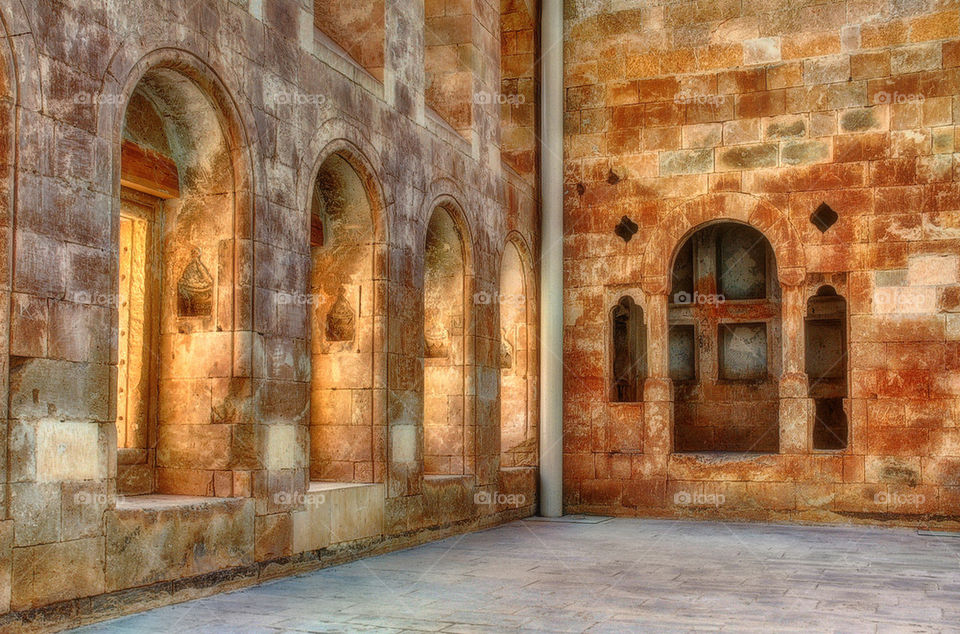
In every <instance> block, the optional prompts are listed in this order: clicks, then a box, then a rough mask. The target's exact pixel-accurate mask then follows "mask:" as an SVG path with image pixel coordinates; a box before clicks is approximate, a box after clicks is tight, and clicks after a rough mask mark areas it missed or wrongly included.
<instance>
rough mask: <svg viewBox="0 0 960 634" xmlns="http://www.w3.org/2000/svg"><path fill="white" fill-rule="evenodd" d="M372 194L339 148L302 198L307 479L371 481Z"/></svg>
mask: <svg viewBox="0 0 960 634" xmlns="http://www.w3.org/2000/svg"><path fill="white" fill-rule="evenodd" d="M379 209H380V201H379V200H378V199H377V194H376V188H375V187H373V184H372V176H371V175H370V174H369V173H368V171H367V169H366V167H365V166H364V165H363V164H362V163H361V162H360V161H359V160H358V159H357V157H356V154H355V153H354V152H352V151H350V150H347V149H342V148H341V149H338V150H336V151H334V152H333V153H331V154H330V155H329V156H327V158H325V159H324V160H323V162H322V163H321V164H320V167H319V169H318V170H317V175H316V178H315V180H314V187H313V193H312V197H311V203H310V236H311V238H310V242H311V246H310V259H311V272H310V282H309V283H310V289H309V291H310V292H309V297H310V299H311V301H310V303H309V311H310V340H311V344H310V359H311V369H312V372H311V377H312V378H311V396H310V479H311V480H314V481H340V482H372V481H374V479H375V471H376V468H375V464H376V462H377V458H376V456H375V451H374V446H375V442H374V438H375V436H376V426H375V423H374V411H375V410H376V409H377V407H376V406H375V402H376V400H377V399H378V398H379V395H378V394H377V390H376V386H375V375H376V369H377V368H376V367H375V366H376V362H375V357H376V354H375V345H376V344H375V342H376V341H377V339H378V337H377V336H376V332H377V328H378V327H380V326H381V325H382V323H381V322H382V318H383V315H382V310H383V307H381V306H379V304H378V302H377V284H378V283H379V281H378V280H380V279H382V276H381V275H378V273H377V271H376V259H377V258H376V249H377V247H378V244H379V239H378V235H377V234H378V230H377V227H378V224H377V215H378V212H379Z"/></svg>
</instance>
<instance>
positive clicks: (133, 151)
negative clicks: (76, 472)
mask: <svg viewBox="0 0 960 634" xmlns="http://www.w3.org/2000/svg"><path fill="white" fill-rule="evenodd" d="M123 94H125V95H127V98H126V101H125V102H124V104H123V107H122V111H120V112H118V114H119V115H120V125H119V131H118V134H117V141H116V142H117V147H116V149H115V155H114V156H115V157H117V158H118V159H119V160H117V163H116V167H115V170H116V171H115V177H116V178H117V181H116V182H117V186H116V190H115V191H117V194H118V198H117V199H116V201H117V202H116V209H117V212H116V214H115V216H114V218H115V222H116V230H115V233H114V235H115V236H116V237H115V239H116V240H117V242H116V244H117V253H118V259H117V261H116V262H117V264H116V267H117V268H116V270H115V276H114V280H115V281H114V283H115V284H116V286H115V288H116V289H117V292H116V295H115V298H116V302H115V311H116V312H115V318H116V320H117V321H116V323H117V330H116V333H117V335H116V337H117V338H116V339H115V345H116V359H117V381H116V385H115V389H114V392H113V398H114V399H115V403H116V412H117V414H116V425H117V448H118V456H117V459H118V463H119V466H118V474H117V482H118V484H117V489H118V492H120V493H124V494H140V493H151V492H160V493H176V494H191V495H232V494H233V488H232V486H233V485H232V482H233V479H232V478H230V479H229V480H230V485H229V486H228V485H227V484H226V483H227V479H223V478H221V479H220V480H219V482H220V484H219V485H218V487H217V488H216V489H215V487H214V475H215V473H217V472H223V471H225V470H227V469H231V468H235V467H239V466H241V465H239V464H238V463H237V462H236V461H235V460H234V458H233V455H234V447H235V445H236V443H238V442H240V443H242V442H243V441H242V437H241V435H240V434H235V433H233V431H234V428H235V427H236V426H237V425H238V424H240V423H242V422H243V420H242V416H243V415H242V412H243V411H244V408H243V406H242V405H241V404H240V402H239V399H242V398H243V394H242V390H241V386H240V385H239V384H238V383H237V381H236V379H235V367H234V359H233V356H234V337H233V332H234V331H235V329H236V328H237V327H238V318H239V319H243V316H242V315H238V313H237V304H236V302H237V299H238V298H237V296H236V293H235V288H236V283H237V277H238V267H239V261H240V260H241V258H242V257H243V254H242V247H241V246H240V245H239V243H238V242H237V240H236V232H237V229H236V226H237V222H238V217H239V218H249V208H247V205H248V204H249V203H248V201H249V195H248V194H249V176H248V173H249V169H248V163H247V161H246V160H245V159H246V156H245V150H244V148H245V147H246V144H245V143H244V141H243V138H244V134H243V131H242V127H241V126H240V124H239V118H238V117H237V115H236V112H235V110H234V108H233V103H234V102H233V100H232V99H231V98H230V97H229V96H228V95H227V93H226V91H225V89H224V88H223V86H222V84H221V83H220V82H219V80H218V79H217V78H216V76H215V74H214V73H212V71H210V70H209V69H207V68H206V67H205V66H204V65H203V64H202V63H201V62H199V61H197V60H194V59H192V58H191V57H190V56H189V55H187V54H185V53H184V52H182V51H169V50H162V51H156V52H154V53H152V54H150V55H148V56H146V57H145V58H144V59H142V60H141V62H140V63H138V64H137V65H136V66H135V68H134V71H133V72H132V73H131V80H130V81H129V82H128V87H127V89H126V90H125V91H124V93H123Z"/></svg>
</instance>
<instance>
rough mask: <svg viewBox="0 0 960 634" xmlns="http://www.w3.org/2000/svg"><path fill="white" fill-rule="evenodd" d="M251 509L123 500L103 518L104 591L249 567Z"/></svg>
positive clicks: (249, 504) (214, 502)
mask: <svg viewBox="0 0 960 634" xmlns="http://www.w3.org/2000/svg"><path fill="white" fill-rule="evenodd" d="M253 506H254V505H253V501H251V500H220V499H209V498H207V499H204V498H192V499H191V498H178V497H173V496H142V497H136V498H128V499H127V500H126V501H124V502H122V503H121V504H118V505H117V508H116V510H113V511H107V513H106V515H105V523H106V537H107V539H106V587H107V589H108V590H119V589H122V588H130V587H134V586H139V585H145V584H149V583H156V582H158V581H165V580H169V579H176V578H179V577H189V576H194V575H199V574H203V573H206V572H212V571H215V570H223V569H226V568H231V567H234V566H242V565H249V564H251V563H253V548H254V543H253V542H254V536H253V530H254V526H253V524H254V521H253V518H254V509H253ZM101 565H102V563H101Z"/></svg>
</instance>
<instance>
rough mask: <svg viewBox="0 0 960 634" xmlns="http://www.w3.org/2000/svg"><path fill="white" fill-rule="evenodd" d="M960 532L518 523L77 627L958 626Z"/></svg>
mask: <svg viewBox="0 0 960 634" xmlns="http://www.w3.org/2000/svg"><path fill="white" fill-rule="evenodd" d="M958 617H960V540H957V539H955V538H949V537H943V536H925V535H918V534H917V533H916V532H915V531H909V530H906V529H885V528H872V527H870V528H862V527H835V526H831V527H818V526H783V525H771V524H730V523H719V522H686V521H671V520H639V519H623V518H615V519H612V520H609V521H605V522H601V523H592V524H588V523H582V522H574V523H570V522H538V521H518V522H513V523H511V524H507V525H504V526H500V527H497V528H493V529H490V530H487V531H482V532H478V533H473V534H469V535H461V536H456V537H451V538H449V539H445V540H443V541H440V542H434V543H431V544H426V545H423V546H419V547H417V548H412V549H409V550H405V551H401V552H396V553H390V554H386V555H381V556H378V557H371V558H368V559H364V560H361V561H356V562H353V563H350V564H345V565H343V566H337V567H334V568H328V569H326V570H320V571H316V572H312V573H308V574H304V575H301V576H299V577H293V578H286V579H280V580H277V581H273V582H270V583H266V584H264V585H261V586H257V587H254V588H247V589H244V590H239V591H236V592H232V593H229V594H222V595H217V596H213V597H208V598H206V599H199V600H196V601H190V602H188V603H182V604H179V605H173V606H168V607H164V608H159V609H156V610H151V611H149V612H145V613H142V614H137V615H133V616H128V617H124V618H120V619H116V620H113V621H108V622H105V623H99V624H96V625H92V626H88V627H85V628H81V629H79V630H75V631H78V632H86V633H93V632H105V633H122V632H171V631H176V632H204V633H206V632H213V633H221V632H231V633H232V632H250V633H255V632H265V633H270V634H276V633H277V632H380V633H383V632H398V633H399V632H445V633H454V632H457V633H459V632H463V633H467V632H504V631H524V632H590V633H592V634H593V633H599V632H640V631H643V632H676V631H693V632H718V631H719V632H771V631H776V632H804V633H805V634H808V633H809V632H811V631H816V632H957V631H960V620H958Z"/></svg>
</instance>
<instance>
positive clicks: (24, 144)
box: [0, 0, 538, 628]
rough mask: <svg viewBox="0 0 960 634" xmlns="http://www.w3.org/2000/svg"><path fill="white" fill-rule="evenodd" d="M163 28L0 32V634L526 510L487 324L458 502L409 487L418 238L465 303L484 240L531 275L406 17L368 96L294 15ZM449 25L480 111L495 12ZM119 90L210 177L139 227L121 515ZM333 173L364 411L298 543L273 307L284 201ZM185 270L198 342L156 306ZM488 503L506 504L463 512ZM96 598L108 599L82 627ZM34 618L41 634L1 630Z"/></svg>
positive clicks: (387, 22)
mask: <svg viewBox="0 0 960 634" xmlns="http://www.w3.org/2000/svg"><path fill="white" fill-rule="evenodd" d="M182 4H183V6H180V4H177V3H175V4H174V5H171V4H170V3H169V2H146V3H137V4H136V7H133V5H131V4H130V3H127V2H120V1H119V0H117V1H114V0H108V2H106V4H103V3H101V4H91V3H89V2H84V1H80V0H68V1H67V2H64V3H58V4H51V3H49V2H37V1H33V0H30V1H25V2H22V3H21V2H14V3H5V4H3V5H2V6H0V17H2V20H0V24H2V25H3V28H4V31H3V33H2V40H0V341H4V342H9V347H8V348H6V349H2V350H0V382H2V385H0V387H2V388H3V390H4V392H5V394H6V393H8V394H9V399H6V398H4V399H0V411H3V413H4V416H5V418H6V420H7V421H8V424H7V425H3V426H0V429H2V431H0V442H4V443H6V446H7V451H5V452H0V463H2V462H3V461H4V460H6V461H7V462H6V463H5V464H2V468H0V485H3V486H4V488H5V489H6V495H3V496H0V507H2V508H3V510H4V517H5V518H7V519H6V520H0V610H4V609H5V608H6V607H7V605H8V603H9V605H10V609H11V610H12V612H9V613H7V614H5V616H2V617H0V626H3V627H7V626H10V627H17V626H20V625H23V624H24V623H25V619H26V620H28V621H29V622H30V623H32V624H34V625H36V626H37V627H41V628H42V627H48V626H59V625H62V624H64V623H66V621H58V620H57V619H62V618H65V617H64V615H76V614H79V613H85V614H88V615H90V614H116V613H118V612H122V611H123V610H125V609H135V608H137V607H146V606H149V605H156V604H157V603H161V602H164V601H168V600H179V599H181V598H184V597H185V596H195V595H196V594H200V593H203V592H210V591H213V590H211V589H219V588H230V587H236V586H237V585H242V584H245V583H252V582H255V581H257V580H258V579H263V578H267V577H269V576H271V575H276V574H285V573H289V572H293V571H296V570H302V569H305V568H309V567H316V566H322V565H327V564H329V563H331V562H333V561H342V560H343V559H345V558H349V557H356V556H359V555H361V554H363V553H366V552H372V551H375V550H377V549H387V548H393V547H398V546H400V545H403V544H409V543H415V542H416V541H417V540H423V539H427V538H428V537H427V536H428V535H439V534H449V533H450V532H454V531H460V530H466V529H468V528H470V527H474V526H482V525H489V524H491V523H495V522H498V521H502V520H503V519H504V518H507V517H516V516H518V515H521V514H524V513H529V512H530V511H531V509H532V508H533V504H534V503H535V487H534V480H533V477H532V474H531V473H526V472H525V473H523V474H520V475H517V474H512V473H507V472H503V471H501V469H500V447H499V442H498V441H499V433H498V428H499V410H498V403H499V401H498V398H499V395H498V381H497V373H498V350H499V334H498V329H497V322H498V315H497V309H496V307H495V306H490V305H481V304H477V305H472V304H471V305H469V306H465V307H464V310H465V311H466V312H467V313H470V314H471V315H472V317H471V319H470V320H469V321H467V322H466V324H465V328H466V329H467V333H466V336H468V337H470V338H472V339H473V340H474V342H475V343H474V344H473V350H472V352H471V355H470V356H469V357H468V358H469V359H470V362H469V363H465V364H464V365H463V370H462V371H463V383H464V386H465V387H464V393H465V395H466V397H467V399H468V401H470V400H472V405H471V406H470V408H469V409H468V410H467V411H465V412H464V415H465V417H466V418H467V419H469V420H473V421H476V426H475V427H470V428H468V429H467V430H466V433H467V435H468V442H469V443H471V444H472V445H473V446H475V450H474V456H473V460H474V466H473V468H472V469H471V470H470V471H471V475H469V476H467V477H461V478H458V479H456V480H455V481H452V482H446V481H443V482H430V483H428V484H426V485H425V484H424V478H423V471H424V469H423V453H424V438H423V429H424V420H423V372H422V364H423V330H422V323H423V291H424V289H423V277H424V276H423V267H424V248H423V247H424V244H425V236H426V227H427V223H428V221H429V217H430V213H431V212H432V210H433V208H434V207H436V204H437V201H438V200H447V201H451V203H455V204H456V205H457V206H458V208H459V209H461V210H462V218H461V220H462V222H463V224H464V226H465V227H466V228H467V229H468V230H467V231H465V232H464V235H466V236H469V248H470V252H471V253H472V256H471V258H472V262H471V275H472V276H473V278H474V281H473V283H474V284H475V286H476V288H477V290H484V291H486V292H490V293H493V292H494V291H495V289H496V287H497V285H498V280H499V262H500V252H501V250H502V249H503V247H504V245H505V243H506V240H507V235H508V233H509V232H511V231H515V232H517V233H519V234H520V235H521V236H522V237H523V240H524V242H525V243H526V244H528V245H530V247H531V250H532V254H533V255H534V256H535V254H536V249H537V248H538V243H537V233H536V222H537V214H536V205H535V190H534V187H533V186H532V184H531V183H530V182H527V181H524V180H523V179H520V178H518V177H517V175H516V174H514V173H512V172H511V171H510V170H503V169H501V163H500V144H499V135H500V125H499V107H498V106H496V105H495V104H485V103H475V102H474V100H473V99H472V95H468V96H467V98H468V99H469V101H470V104H469V107H470V109H471V111H472V115H473V117H472V119H473V124H472V126H473V128H472V130H473V132H472V134H471V135H470V139H469V140H467V139H465V138H464V137H463V136H461V135H460V134H457V133H456V132H455V131H454V130H453V129H451V125H450V124H449V123H450V122H445V121H443V120H442V117H441V116H440V115H438V114H437V113H436V112H433V111H432V110H431V108H430V107H429V106H428V105H427V100H426V98H425V92H426V84H425V80H424V78H425V70H424V68H425V65H424V42H423V33H424V20H425V15H424V8H423V3H420V2H417V1H415V0H410V1H407V0H403V1H398V2H388V3H385V4H386V6H385V7H384V9H383V13H384V16H383V18H384V19H383V21H382V25H381V26H382V29H383V34H382V38H383V41H384V47H383V53H384V55H383V59H382V80H381V79H380V73H381V72H380V71H379V70H377V63H378V62H377V59H376V55H373V56H371V57H369V58H368V57H367V53H366V52H360V53H357V52H356V51H348V50H345V49H344V48H341V47H339V46H336V45H335V44H333V43H332V42H331V38H330V37H328V34H325V33H323V32H322V31H321V30H320V29H317V28H316V26H317V24H318V23H319V24H320V25H321V26H322V25H323V24H324V21H323V20H322V19H319V20H318V17H317V15H316V14H315V13H314V5H313V3H310V2H299V1H296V0H278V1H276V2H274V1H271V2H259V1H256V2H254V1H251V2H246V1H245V0H241V1H240V2H235V1H227V0H200V1H199V2H185V3H182ZM327 4H328V6H325V8H324V10H332V9H336V8H337V5H336V4H335V3H327ZM471 20H472V23H473V27H472V35H471V41H472V42H473V47H474V50H475V53H476V57H475V59H476V60H478V62H479V61H482V63H478V64H477V65H475V66H473V67H471V68H472V69H473V71H474V72H475V74H476V76H475V80H474V85H475V86H483V87H486V88H489V87H490V86H496V85H497V83H498V77H497V69H498V68H499V63H498V62H499V60H498V51H499V49H500V46H499V42H498V41H497V35H496V34H497V33H498V28H499V15H498V12H497V10H496V7H495V6H494V5H492V4H490V3H486V2H484V3H479V5H478V6H477V7H476V10H475V14H474V15H473V17H471ZM377 22H378V21H377V20H374V21H373V24H374V27H376V24H377ZM340 23H341V24H343V23H351V22H350V19H349V16H346V18H345V20H343V21H340ZM331 30H334V31H335V30H336V29H331ZM11 35H13V36H12V37H11ZM378 37H380V36H379V35H378ZM375 39H376V37H371V38H370V40H371V41H374V40H375ZM352 54H357V55H359V56H360V57H362V58H363V59H361V60H360V63H357V61H355V60H354V59H352V58H351V57H350V56H351V55H352ZM14 60H15V63H14ZM368 69H369V71H370V72H368ZM371 73H373V74H371ZM144 77H148V78H151V77H153V78H157V77H161V78H167V79H168V80H171V81H173V84H170V86H173V85H175V86H177V87H179V88H181V89H183V90H182V91H181V92H180V93H178V94H180V98H181V100H182V99H185V100H186V101H181V102H180V103H181V105H182V106H184V107H183V108H181V109H179V116H180V117H181V119H182V120H181V121H180V122H179V123H180V124H182V125H181V126H180V134H181V135H185V136H182V138H181V139H180V141H178V142H179V143H182V144H186V145H181V146H178V148H179V149H180V150H184V151H185V152H186V154H187V155H190V156H195V157H196V156H205V157H207V158H208V159H209V160H208V161H206V162H205V161H199V160H196V161H191V160H187V161H186V162H185V163H184V165H183V167H184V169H183V170H181V188H182V190H184V191H187V192H189V194H188V195H186V196H183V197H181V199H179V200H178V201H176V202H171V203H168V204H165V206H164V213H163V223H164V228H165V231H166V234H165V239H164V242H163V244H164V253H163V256H164V258H165V268H164V274H163V277H162V287H163V288H164V289H165V291H164V304H163V307H162V309H161V315H160V322H161V323H160V328H161V332H162V341H161V345H160V348H159V352H160V358H159V366H160V369H161V373H160V384H161V388H162V389H161V390H160V392H161V396H160V400H159V403H158V408H157V410H158V411H157V419H158V422H159V423H160V424H159V425H158V428H157V434H156V436H157V437H156V439H155V444H154V445H151V447H152V448H153V447H155V449H156V465H157V471H156V479H157V484H156V488H155V489H154V490H155V491H159V492H163V493H165V494H170V495H160V496H157V495H151V496H145V497H144V496H129V497H126V498H124V497H123V496H121V495H118V494H117V446H118V440H117V430H116V426H115V421H116V415H117V414H116V409H117V402H116V398H115V386H116V381H117V369H116V367H117V362H118V351H117V336H118V335H117V328H118V324H119V317H118V311H117V309H116V306H115V305H114V304H115V302H114V301H113V300H112V298H114V297H116V296H117V295H118V293H117V291H118V287H117V280H118V277H119V275H118V271H119V268H118V267H119V254H118V243H119V221H118V218H119V210H120V185H119V176H120V143H121V139H122V138H123V127H124V113H125V110H126V106H127V104H128V102H129V101H130V99H131V95H132V94H133V93H134V91H135V88H136V86H137V85H138V84H139V83H140V82H141V80H142V79H143V78H144ZM183 81H186V82H187V83H180V82H183ZM161 83H162V82H161ZM168 87H169V86H168ZM471 90H473V88H471ZM184 95H187V97H183V96H184ZM190 95H194V97H196V98H194V97H190ZM174 103H176V101H175V102H174ZM201 106H202V107H201ZM161 110H162V108H161ZM174 110H177V109H176V108H174ZM211 113H212V116H211ZM168 123H170V124H171V125H172V124H174V123H177V122H176V121H173V120H171V121H168ZM173 127H176V125H174V126H173ZM189 144H193V145H189ZM174 145H176V143H175V144H174ZM333 147H337V148H340V149H347V148H349V151H351V152H353V153H355V155H356V157H357V158H358V159H360V160H358V164H362V165H364V166H365V167H366V168H367V169H366V172H365V173H364V174H363V178H364V179H365V181H364V184H365V185H370V186H372V187H373V189H374V190H375V191H377V192H378V194H379V196H378V202H377V204H378V205H380V207H381V209H378V213H379V220H377V221H376V222H380V223H382V226H380V227H378V229H377V232H376V236H377V238H376V240H375V241H374V244H373V248H372V249H371V250H372V254H371V260H372V261H373V264H372V266H371V271H372V272H370V271H367V272H365V273H364V277H365V278H369V279H367V280H366V281H362V282H360V283H359V286H360V287H361V288H363V293H364V294H365V295H367V296H368V297H369V298H370V299H371V300H373V302H375V306H376V307H377V308H375V309H368V308H366V307H365V306H366V305H365V302H364V300H361V301H360V302H359V315H360V317H361V321H362V322H363V326H364V330H365V333H366V334H364V335H363V336H364V339H362V340H361V348H362V350H363V351H364V354H367V353H369V356H370V358H371V361H370V365H371V368H372V369H371V371H370V377H371V378H370V379H369V383H368V385H367V386H365V387H364V389H365V390H369V391H370V393H371V396H370V398H369V405H367V402H368V401H367V399H361V400H363V402H362V403H361V405H360V406H359V409H360V411H361V412H362V417H368V418H369V421H370V423H369V426H368V427H367V428H368V429H369V430H370V434H369V441H365V442H368V443H369V448H370V453H371V459H370V460H365V461H362V462H363V463H364V466H362V467H361V468H360V469H359V472H360V473H361V474H362V475H360V476H357V473H358V471H357V470H355V471H354V476H355V477H357V479H361V480H364V481H368V482H372V483H374V484H369V485H364V486H359V487H356V488H350V487H347V488H344V489H342V490H336V491H326V492H323V491H321V492H320V493H321V494H323V495H326V496H327V498H328V499H327V503H328V508H327V509H326V511H329V513H330V519H329V526H330V535H329V536H325V535H324V534H323V530H322V529H319V528H318V524H317V521H316V520H317V518H316V517H315V515H316V514H317V513H320V514H323V513H325V512H326V511H324V510H318V509H319V508H320V506H318V505H317V504H315V502H316V498H317V495H318V493H317V492H316V491H308V485H309V479H310V474H309V457H310V450H309V447H310V443H311V441H312V440H316V439H312V438H311V434H310V430H309V427H310V424H309V421H310V400H311V399H310V391H311V389H310V379H311V358H310V357H311V354H310V345H309V341H310V339H311V337H310V319H309V313H308V309H307V306H306V304H304V303H296V302H288V301H284V298H288V297H290V296H292V295H295V294H306V293H309V289H310V264H311V262H310V236H309V213H310V193H311V191H312V188H313V185H314V179H315V176H316V174H317V170H318V168H319V165H320V163H321V162H322V161H323V160H324V159H325V158H326V157H328V156H329V155H330V153H331V148H333ZM174 149H177V148H174ZM338 151H339V150H338ZM178 166H179V165H178ZM14 181H15V182H16V183H17V187H16V189H15V190H14V188H13V187H12V186H11V184H12V183H13V182H14ZM187 244H196V245H197V246H199V247H200V248H201V252H202V257H203V262H204V265H205V266H206V267H207V268H208V270H209V271H210V273H211V275H212V277H213V279H214V297H215V299H214V305H213V311H212V314H211V316H210V317H209V318H199V319H196V320H194V321H189V320H187V321H185V320H183V319H180V318H178V317H177V316H176V306H174V305H173V304H172V303H171V301H173V300H172V299H171V298H173V297H174V296H175V294H168V293H167V292H166V291H168V290H170V289H172V288H175V287H176V283H177V281H178V279H179V275H180V274H181V273H182V271H183V269H184V267H185V265H186V263H187V255H184V249H185V248H186V245H187ZM14 246H15V247H16V248H15V249H14V248H13V247H14ZM368 290H369V293H368V292H367V291H368ZM11 308H12V312H8V311H9V310H10V309H11ZM8 359H9V361H8ZM364 372H366V369H364ZM8 383H9V388H8ZM8 402H9V405H10V407H9V411H7V410H6V406H7V403H8ZM368 409H369V413H368V411H367V410H368ZM507 488H508V489H510V491H515V492H520V491H523V492H524V496H525V497H524V500H525V501H524V502H523V503H522V504H513V505H507V506H503V505H499V506H497V505H494V506H491V505H488V504H485V503H483V500H482V499H481V500H480V501H479V502H478V501H477V499H476V498H475V496H476V493H477V492H484V491H486V492H495V491H498V490H503V489H507ZM197 496H201V497H197ZM426 528H435V529H438V530H439V531H440V533H429V534H428V533H427V532H424V531H423V529H426ZM318 531H319V532H318ZM444 531H445V533H444ZM64 570H70V571H74V572H73V573H72V574H69V575H65V574H63V571H64ZM104 593H118V594H112V595H109V596H106V597H104V598H103V599H102V600H101V599H93V600H90V601H87V600H86V599H87V598H89V597H96V596H98V595H103V594H104ZM38 607H47V608H49V610H41V611H40V612H32V613H30V615H29V616H28V615H27V614H26V613H25V612H24V610H29V609H32V608H38ZM66 618H70V617H69V616H67V617H66ZM58 624H59V625H58Z"/></svg>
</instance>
